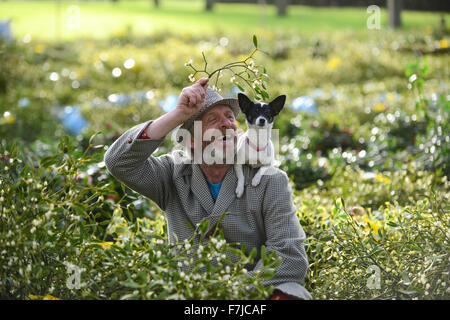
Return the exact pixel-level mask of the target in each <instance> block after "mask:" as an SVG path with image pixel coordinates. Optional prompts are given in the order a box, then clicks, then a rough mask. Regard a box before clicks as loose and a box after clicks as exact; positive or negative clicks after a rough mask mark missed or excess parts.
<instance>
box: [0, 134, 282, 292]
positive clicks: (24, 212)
mask: <svg viewBox="0 0 450 320" xmlns="http://www.w3.org/2000/svg"><path fill="white" fill-rule="evenodd" d="M91 142H92V140H91V141H89V146H88V148H87V149H86V150H85V151H84V152H81V151H80V150H77V148H75V147H74V145H75V141H74V139H69V138H68V137H64V138H62V139H61V141H60V143H59V145H58V150H57V152H55V153H53V154H51V155H47V156H45V157H43V158H42V159H41V160H40V161H36V159H35V158H34V157H33V155H32V154H30V153H29V152H27V151H26V150H21V148H19V147H18V146H17V145H10V144H7V143H6V141H4V140H2V143H1V146H2V149H1V155H2V161H1V162H0V170H1V171H0V172H1V174H2V179H1V180H0V183H1V184H0V189H1V196H0V204H1V206H0V208H1V209H0V212H1V216H0V222H1V226H2V228H1V231H0V233H1V236H0V239H1V240H0V247H1V248H2V251H1V252H0V261H1V266H2V268H1V271H0V274H1V276H0V279H1V282H0V296H1V297H2V298H8V299H11V298H16V299H17V298H19V299H27V298H30V299H31V298H39V297H45V296H47V295H49V296H47V297H57V298H62V299H105V298H108V299H200V298H201V299H232V298H233V299H237V298H243V297H246V298H255V299H262V298H266V297H267V296H268V295H269V294H270V292H271V290H272V288H271V287H264V286H263V285H262V281H263V280H267V279H270V278H271V277H272V276H273V274H274V269H273V268H274V267H276V266H277V264H279V263H280V261H279V260H276V259H275V256H274V255H273V254H272V255H267V254H264V253H265V251H264V250H262V251H261V252H260V253H258V252H257V250H256V249H255V250H253V251H251V252H249V253H248V254H246V253H245V252H246V251H245V250H246V248H238V247H236V246H235V245H234V244H230V243H226V241H225V240H224V237H223V234H221V232H220V231H218V230H216V233H215V234H214V236H213V237H212V238H211V239H210V241H205V240H204V237H203V236H202V233H201V232H200V233H198V234H196V235H195V236H193V238H192V239H189V240H186V241H185V242H183V243H175V244H169V243H168V242H167V232H166V229H165V228H166V227H165V222H164V218H163V216H162V215H161V214H160V213H158V212H153V218H152V219H150V218H149V217H145V216H144V217H142V218H139V216H140V214H139V210H136V208H135V205H134V203H136V202H135V201H134V202H133V200H135V199H136V197H134V196H132V195H128V194H127V192H126V191H125V190H122V191H123V192H122V195H120V194H119V192H117V191H116V190H115V186H114V183H111V182H112V181H111V180H110V179H109V178H107V177H105V176H104V177H103V179H98V180H99V181H97V182H96V183H95V184H92V181H91V180H90V179H92V177H91V174H92V172H89V170H90V169H89V166H90V165H95V164H97V163H98V162H99V160H100V159H102V157H103V152H95V150H96V149H100V150H101V149H102V147H103V146H93V145H92V144H91ZM101 170H102V171H104V170H105V169H104V167H103V166H101ZM104 174H105V172H103V173H102V175H104ZM121 188H122V189H124V188H123V186H122V187H121ZM119 196H120V198H119ZM127 203H128V204H127ZM207 229H208V226H207V224H206V222H205V223H202V224H201V225H200V227H199V230H200V231H203V232H204V231H206V230H207ZM199 239H200V242H199ZM259 254H262V259H263V265H264V267H263V268H262V269H261V270H257V271H255V273H250V272H247V270H246V269H245V268H246V266H247V265H248V264H251V263H253V260H254V259H255V257H256V256H257V255H258V256H259ZM76 273H78V274H79V275H80V278H79V280H77V278H76V275H75V274H76Z"/></svg>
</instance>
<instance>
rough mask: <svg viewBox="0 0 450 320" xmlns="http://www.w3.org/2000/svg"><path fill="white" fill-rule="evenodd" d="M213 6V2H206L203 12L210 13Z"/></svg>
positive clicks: (212, 0)
mask: <svg viewBox="0 0 450 320" xmlns="http://www.w3.org/2000/svg"><path fill="white" fill-rule="evenodd" d="M213 6H214V0H206V5H205V10H206V11H211V10H212V8H213Z"/></svg>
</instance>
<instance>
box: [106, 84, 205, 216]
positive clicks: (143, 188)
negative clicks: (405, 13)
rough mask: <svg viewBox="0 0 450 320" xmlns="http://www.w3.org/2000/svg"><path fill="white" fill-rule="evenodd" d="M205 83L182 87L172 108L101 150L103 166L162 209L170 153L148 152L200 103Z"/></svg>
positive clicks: (169, 173) (168, 184) (167, 193)
mask: <svg viewBox="0 0 450 320" xmlns="http://www.w3.org/2000/svg"><path fill="white" fill-rule="evenodd" d="M207 86H208V79H200V80H198V81H197V82H196V83H195V84H194V85H192V86H190V87H186V88H184V89H183V90H182V91H181V94H180V96H179V98H178V102H177V106H176V108H175V109H174V110H172V111H170V112H168V113H166V114H165V115H163V116H161V117H159V118H158V119H157V120H154V121H153V120H150V121H148V122H146V123H141V124H139V125H137V126H134V127H133V128H131V129H129V130H127V131H126V132H125V133H124V134H122V135H121V136H120V137H119V138H118V139H117V140H116V141H115V142H114V143H113V144H112V145H111V146H110V147H109V148H108V150H107V151H106V153H105V157H104V160H105V164H106V167H107V168H108V170H109V172H110V173H111V174H112V175H113V176H114V177H116V178H117V179H118V180H120V181H122V182H123V183H125V184H126V185H127V186H128V187H129V188H131V189H133V190H134V191H136V192H138V193H140V194H142V195H144V196H147V197H148V198H150V199H152V200H153V201H155V203H156V204H157V205H158V206H159V207H160V208H161V209H163V210H164V208H165V206H166V204H167V201H168V199H169V196H170V189H171V181H172V179H171V177H172V172H173V160H172V158H171V156H170V155H164V156H161V157H152V156H151V155H152V153H153V152H154V151H155V150H156V148H158V146H159V145H160V144H161V143H162V141H163V140H164V137H165V136H166V135H167V134H168V133H169V132H170V131H171V130H173V129H174V128H176V127H177V126H178V125H180V124H182V123H184V122H185V121H186V120H188V119H189V118H190V117H191V116H192V115H194V114H195V113H196V112H197V111H198V110H200V109H201V108H202V107H203V106H204V104H205V96H206V88H207ZM143 133H145V135H146V136H147V139H143V138H142V137H143Z"/></svg>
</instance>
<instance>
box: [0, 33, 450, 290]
mask: <svg viewBox="0 0 450 320" xmlns="http://www.w3.org/2000/svg"><path fill="white" fill-rule="evenodd" d="M445 37H447V33H446V32H438V33H436V32H429V31H427V30H425V31H421V30H418V31H416V32H414V33H413V34H411V33H405V32H392V33H384V32H383V33H382V32H380V33H371V34H370V35H369V34H364V35H361V34H357V33H352V32H350V33H347V32H327V33H316V34H314V35H302V36H298V35H289V34H285V33H272V32H261V34H259V33H258V36H257V37H256V36H255V37H253V38H252V41H249V38H248V36H245V37H241V36H237V35H233V34H227V35H226V36H225V35H224V34H223V33H220V32H218V33H217V34H216V35H214V37H210V36H204V35H201V36H198V35H191V34H186V33H184V34H170V33H167V32H161V33H154V34H151V35H149V36H146V37H142V38H138V37H135V36H134V35H133V33H132V32H126V33H123V34H121V35H120V36H116V37H114V38H111V39H106V40H99V41H95V42H94V41H92V40H78V41H75V42H71V43H44V42H37V41H31V42H29V43H23V42H22V41H17V42H13V43H11V44H4V43H0V57H1V60H2V62H3V61H5V63H4V64H2V67H1V68H0V136H1V140H0V141H1V142H0V146H1V150H0V157H1V158H0V190H1V191H0V248H1V249H0V265H1V266H2V269H1V271H0V297H2V298H30V299H32V298H40V297H47V299H48V298H52V297H53V296H55V297H58V298H62V299H109V298H117V299H182V298H192V299H236V298H257V299H263V298H265V297H267V296H268V294H269V293H270V291H271V288H269V287H267V288H266V287H263V286H262V285H261V283H262V280H263V279H264V278H269V277H271V276H273V272H274V268H275V266H276V265H277V264H278V263H280V261H279V259H278V260H277V259H276V255H275V253H274V252H272V253H271V254H268V253H267V252H266V251H265V248H261V250H259V251H258V250H256V249H255V250H252V251H250V252H248V251H246V248H239V247H236V246H235V245H234V244H230V243H226V242H225V241H224V238H223V236H222V234H221V233H220V231H219V230H217V231H216V234H215V236H214V237H212V238H209V239H205V237H204V235H203V234H202V233H204V232H205V230H207V229H208V228H207V225H206V223H204V224H201V225H200V226H199V229H198V230H199V232H200V233H199V234H197V235H196V236H195V237H194V238H192V239H188V240H187V242H181V243H174V244H169V243H168V241H167V226H166V222H165V220H164V218H163V214H162V212H161V211H160V210H159V209H158V208H157V207H156V205H155V204H153V203H152V202H151V201H148V200H147V199H145V198H144V197H142V196H140V195H138V194H136V193H134V192H132V191H131V190H129V189H127V188H126V187H125V186H124V185H122V184H120V183H119V182H118V181H117V180H116V179H114V178H113V177H112V176H110V175H109V174H108V172H107V171H106V168H105V165H104V163H103V162H102V161H103V154H104V150H105V148H106V146H108V145H110V144H111V143H112V142H113V141H114V140H115V139H116V138H117V137H118V136H119V135H120V134H121V133H123V132H124V131H125V130H127V129H128V128H130V127H131V126H133V125H136V124H138V123H141V122H144V121H146V120H148V119H154V118H156V117H158V116H159V115H161V114H162V113H163V110H162V109H161V107H160V105H161V101H162V100H163V99H165V98H166V97H167V95H168V94H178V93H179V91H180V90H181V88H183V87H184V86H187V85H189V84H190V83H189V80H188V78H189V72H190V70H189V68H186V67H184V66H183V63H184V62H185V61H187V60H188V59H190V58H191V59H192V60H193V62H192V66H195V65H198V63H194V61H197V62H198V61H203V62H205V67H204V68H203V69H200V70H205V71H207V73H209V74H210V75H211V74H212V73H213V72H211V71H210V70H220V68H221V67H220V66H224V62H226V61H238V62H237V65H239V63H243V64H244V65H245V68H248V67H249V66H250V59H248V60H246V59H247V58H248V57H249V55H250V56H251V55H252V52H256V51H255V50H257V51H260V48H261V46H262V45H263V47H264V48H266V49H267V51H269V52H270V55H260V56H258V66H255V65H254V64H251V65H252V70H253V71H254V69H253V68H257V70H258V75H259V76H261V75H264V74H266V73H267V72H266V70H265V69H266V68H267V70H270V72H271V74H270V78H269V77H264V78H265V79H264V81H263V82H262V83H261V84H260V83H257V84H256V85H255V89H256V88H259V89H260V90H261V92H257V91H256V92H255V93H256V94H255V95H256V96H258V95H259V97H260V98H262V99H264V98H266V99H267V96H272V95H273V96H276V95H279V94H286V95H287V97H288V101H287V107H286V108H285V109H283V112H282V113H281V114H280V116H279V117H277V119H276V123H275V128H278V129H280V134H279V136H280V138H281V140H280V146H279V147H280V157H279V159H278V160H279V163H280V167H281V168H282V169H283V170H285V171H286V172H287V173H288V175H289V177H290V178H291V182H292V184H293V189H294V202H295V205H296V207H297V214H298V217H299V220H300V222H301V224H302V226H303V228H304V229H305V231H306V233H307V247H306V249H307V254H308V258H309V261H310V265H311V267H310V269H309V271H308V277H307V282H306V287H307V288H308V289H309V290H310V291H311V293H312V294H313V297H314V298H316V299H324V298H325V299H349V298H350V299H375V298H379V299H386V298H395V299H411V298H419V299H448V298H449V291H448V290H449V289H448V283H449V280H448V269H449V256H448V237H449V234H448V230H449V212H448V198H449V196H450V195H449V193H448V190H449V186H448V176H449V171H448V170H449V167H448V163H450V161H449V160H450V159H449V157H450V155H449V136H448V132H450V130H449V129H450V128H449V121H448V115H449V114H450V112H449V102H448V85H449V81H448V79H449V77H448V68H447V67H446V66H447V65H448V56H447V55H443V54H441V53H444V52H445V48H444V47H445V46H446V45H447V46H448V42H447V41H448V40H446V38H445ZM202 52H203V53H204V54H201V53H202ZM249 52H250V54H248V53H249ZM417 52H421V54H423V55H426V56H427V58H426V59H422V58H421V57H418V56H417V55H416V53H417ZM429 53H433V54H429ZM206 57H208V60H207V64H208V69H206ZM130 59H131V60H130ZM127 61H128V62H129V63H127V64H126V62H127ZM131 62H132V63H131ZM242 66H243V65H242ZM115 68H120V70H121V74H120V76H118V77H116V76H113V73H112V72H113V70H114V69H115ZM405 69H406V73H405ZM250 73H251V74H250V82H248V83H249V84H250V86H251V87H252V89H253V85H252V84H255V83H254V80H255V79H256V78H252V77H253V75H252V71H250ZM242 75H243V76H245V77H247V78H244V79H246V80H248V76H246V75H244V74H242ZM405 75H406V77H405ZM214 76H217V78H214V81H217V83H215V84H216V85H217V86H218V87H220V89H221V90H222V91H221V93H222V94H223V95H226V94H227V93H230V92H235V91H233V89H235V87H234V86H235V85H237V84H236V83H233V82H231V81H223V80H224V79H225V80H226V77H221V78H220V80H219V72H216V73H215V74H214ZM230 77H231V74H230ZM228 80H230V79H228ZM214 81H213V82H214ZM244 82H245V81H244ZM245 83H247V82H245ZM238 84H239V83H238ZM243 84H244V83H241V84H239V86H241V87H242V86H243ZM260 85H261V86H260ZM262 85H264V87H263V86H262ZM261 88H262V89H261ZM317 89H320V92H319V93H317ZM240 90H243V88H241V89H240ZM262 91H264V92H265V94H263V93H262ZM121 94H124V95H127V97H131V98H130V99H128V100H125V101H122V102H120V103H119V102H118V99H116V98H118V97H119V96H120V95H121ZM233 94H234V95H235V93H233ZM266 94H267V96H265V95H266ZM300 95H309V96H311V97H313V98H314V101H315V103H316V105H317V109H318V115H311V114H306V113H301V112H294V111H293V109H292V108H291V104H292V100H293V99H294V98H295V97H298V96H300ZM24 99H25V100H24ZM68 105H70V106H75V105H77V106H80V109H81V112H82V115H83V116H84V117H85V118H86V119H87V120H88V121H89V123H90V126H89V127H88V128H87V129H86V130H85V131H83V132H82V133H81V134H80V135H78V136H77V137H68V136H66V134H67V131H66V129H65V128H63V126H62V125H61V123H60V121H59V120H58V115H59V114H60V112H61V111H62V110H63V108H64V107H65V106H68ZM241 119H242V118H240V119H239V120H241ZM241 123H242V121H241ZM98 131H101V132H102V134H99V135H95V136H93V134H94V133H96V132H98ZM170 148H171V142H170V141H168V140H167V141H166V142H165V143H164V144H163V145H161V147H160V148H159V149H158V154H161V153H165V152H166V151H168V150H169V149H170ZM337 198H339V199H337ZM336 200H338V201H336ZM344 202H345V205H344ZM257 258H261V259H262V260H263V262H264V269H263V270H260V272H257V273H253V272H246V271H245V269H246V267H247V266H248V264H249V263H250V261H252V260H253V261H254V259H257ZM373 266H375V267H377V268H378V269H379V270H380V279H381V287H380V289H371V288H369V287H368V285H367V284H368V282H367V281H368V279H369V278H371V276H373V274H372V273H371V272H373V270H374V269H373V268H374V267H373ZM73 267H77V268H79V269H77V270H80V272H81V282H80V288H79V289H76V288H75V289H70V288H69V287H71V285H73V284H74V283H73V282H71V281H73V278H72V277H71V275H73V274H71V272H70V270H73ZM375 269H376V268H375ZM446 272H447V273H446ZM68 281H69V282H68ZM249 286H251V288H249Z"/></svg>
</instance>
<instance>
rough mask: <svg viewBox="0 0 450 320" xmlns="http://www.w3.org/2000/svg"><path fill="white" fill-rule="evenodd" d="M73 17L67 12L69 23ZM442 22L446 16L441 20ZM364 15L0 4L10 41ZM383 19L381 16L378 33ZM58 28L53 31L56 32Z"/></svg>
mask: <svg viewBox="0 0 450 320" xmlns="http://www.w3.org/2000/svg"><path fill="white" fill-rule="evenodd" d="M71 6H77V7H78V8H79V13H80V15H79V16H80V20H79V21H80V24H79V28H77V27H76V25H75V27H69V26H68V22H70V21H71V20H70V19H71V11H70V10H71V9H70V8H73V7H71ZM74 12H75V11H72V17H76V14H75V15H73V13H74ZM447 16H448V15H447ZM368 17H369V14H368V13H367V12H366V10H365V8H314V7H306V6H291V7H290V8H289V14H288V16H287V17H278V16H277V14H276V9H275V7H274V6H267V7H265V8H260V7H258V6H255V5H252V4H220V3H219V4H216V5H215V7H214V10H213V11H212V12H208V13H207V12H205V11H204V1H203V0H162V1H161V6H160V8H155V7H153V5H152V2H151V1H150V0H140V1H138V0H132V1H124V0H122V1H119V2H118V3H112V2H110V1H103V2H80V1H62V2H61V4H60V5H59V6H58V3H57V2H56V1H46V0H44V1H14V2H12V1H5V2H0V19H1V20H3V19H8V18H11V19H12V28H13V32H14V35H15V36H16V37H23V36H25V35H26V34H30V35H31V37H32V38H33V39H42V40H55V39H74V38H80V37H86V38H105V37H108V36H114V35H117V34H120V33H123V32H124V31H126V29H127V28H129V27H131V28H132V30H133V32H134V33H135V34H138V35H145V34H148V33H151V32H154V31H172V32H188V33H197V34H202V33H213V32H215V31H217V30H222V31H227V32H248V33H249V34H250V33H255V32H258V31H261V30H265V31H280V30H281V31H284V32H306V33H309V32H316V31H328V30H335V29H338V30H345V29H351V30H361V31H364V30H366V20H367V18H368ZM440 17H441V16H440V14H438V13H430V12H413V11H404V12H403V23H404V28H405V29H410V28H423V27H426V26H430V25H436V24H438V22H439V19H440ZM386 21H387V15H386V12H385V10H381V24H382V28H386ZM57 27H58V28H57Z"/></svg>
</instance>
